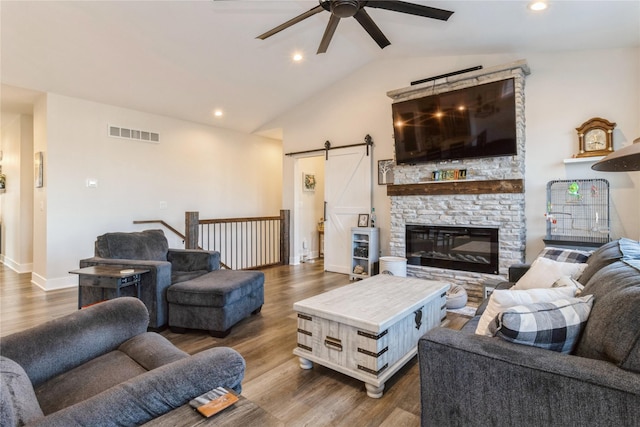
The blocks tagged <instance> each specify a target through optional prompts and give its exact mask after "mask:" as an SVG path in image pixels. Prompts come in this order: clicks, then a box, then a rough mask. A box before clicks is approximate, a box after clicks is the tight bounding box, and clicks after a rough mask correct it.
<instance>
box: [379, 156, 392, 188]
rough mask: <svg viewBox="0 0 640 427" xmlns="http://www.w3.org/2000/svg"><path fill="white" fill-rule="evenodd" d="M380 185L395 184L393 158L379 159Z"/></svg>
mask: <svg viewBox="0 0 640 427" xmlns="http://www.w3.org/2000/svg"><path fill="white" fill-rule="evenodd" d="M378 185H393V159H385V160H378Z"/></svg>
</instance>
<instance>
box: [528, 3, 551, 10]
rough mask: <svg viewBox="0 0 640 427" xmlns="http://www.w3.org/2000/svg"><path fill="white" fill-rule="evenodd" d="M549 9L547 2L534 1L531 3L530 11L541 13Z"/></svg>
mask: <svg viewBox="0 0 640 427" xmlns="http://www.w3.org/2000/svg"><path fill="white" fill-rule="evenodd" d="M547 7H548V5H547V2H546V1H532V2H531V3H529V9H530V10H533V11H535V12H539V11H541V10H545V9H546V8H547Z"/></svg>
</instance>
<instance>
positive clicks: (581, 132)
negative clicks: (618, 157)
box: [576, 117, 616, 157]
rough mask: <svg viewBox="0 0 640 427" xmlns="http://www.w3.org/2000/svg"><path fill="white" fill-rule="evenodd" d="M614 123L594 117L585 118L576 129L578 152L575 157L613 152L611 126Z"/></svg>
mask: <svg viewBox="0 0 640 427" xmlns="http://www.w3.org/2000/svg"><path fill="white" fill-rule="evenodd" d="M615 127H616V124H615V123H611V122H610V121H608V120H606V119H601V118H600V117H594V118H593V119H590V120H587V121H586V122H584V123H583V124H582V126H580V127H578V128H576V130H577V131H578V149H579V151H578V154H577V155H576V157H594V156H606V155H607V154H611V153H612V152H613V128H615Z"/></svg>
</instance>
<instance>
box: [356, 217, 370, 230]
mask: <svg viewBox="0 0 640 427" xmlns="http://www.w3.org/2000/svg"><path fill="white" fill-rule="evenodd" d="M368 226H369V214H359V215H358V227H368Z"/></svg>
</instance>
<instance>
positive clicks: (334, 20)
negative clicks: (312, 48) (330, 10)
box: [316, 14, 340, 54]
mask: <svg viewBox="0 0 640 427" xmlns="http://www.w3.org/2000/svg"><path fill="white" fill-rule="evenodd" d="M338 22H340V18H338V17H337V16H335V15H334V14H331V18H329V23H328V24H327V28H326V29H325V30H324V34H323V35H322V40H321V41H320V46H318V51H317V52H316V54H318V53H325V52H326V51H327V48H328V47H329V43H330V42H331V38H332V37H333V33H335V32H336V28H337V27H338Z"/></svg>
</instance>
